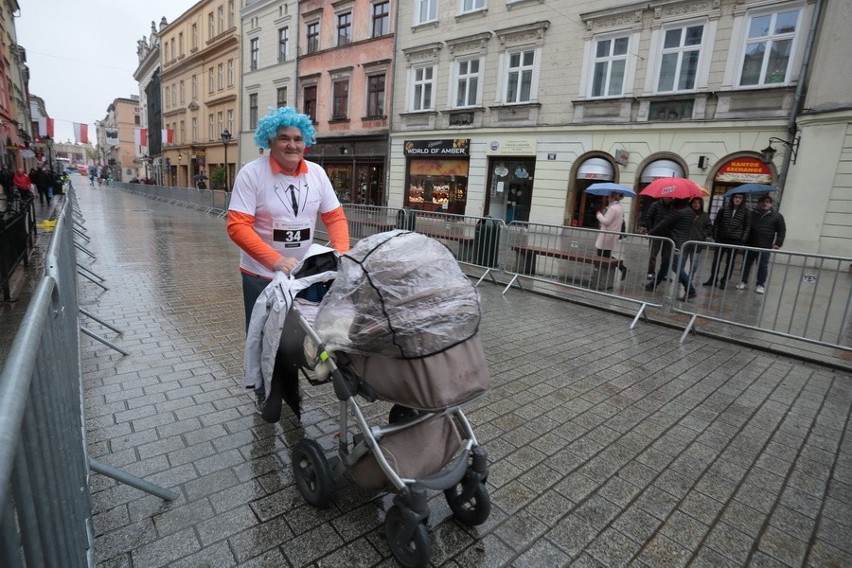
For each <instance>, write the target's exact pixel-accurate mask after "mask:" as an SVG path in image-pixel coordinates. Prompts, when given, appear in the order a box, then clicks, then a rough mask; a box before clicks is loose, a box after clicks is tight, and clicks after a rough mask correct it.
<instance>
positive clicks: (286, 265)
mask: <svg viewBox="0 0 852 568" xmlns="http://www.w3.org/2000/svg"><path fill="white" fill-rule="evenodd" d="M254 141H255V144H257V145H258V146H259V147H260V148H264V149H268V150H269V152H268V153H265V154H264V155H262V156H261V157H260V158H258V159H256V160H253V161H251V162H249V163H248V164H246V165H245V166H243V167H242V169H241V170H240V172H239V173H238V174H237V178H236V180H234V190H233V193H232V195H231V204H230V207H229V209H228V235H229V236H230V237H231V240H233V241H234V242H235V243H236V244H237V246H239V247H240V249H241V250H240V272H241V273H242V280H243V301H244V304H245V316H246V329H248V324H249V321H250V319H251V312H252V309H253V307H254V303H255V301H256V300H257V298H258V296H259V295H260V293H261V292H262V291H263V289H264V288H265V287H266V285H267V284H268V283H269V282H270V281H271V280H272V278H273V276H274V275H275V272H276V271H282V272H286V273H288V274H289V272H290V271H291V270H292V269H293V268H295V267H296V265H297V264H298V263H299V261H301V260H302V258H303V257H304V256H305V253H306V252H307V250H308V248H309V247H310V245H311V243H312V242H313V240H314V234H315V230H316V220H317V215H319V216H320V218H321V219H322V221H323V223H324V224H325V226H326V228H327V230H328V234H329V236H330V237H331V245H332V246H333V247H334V248H335V249H337V250H338V251H339V252H346V251H347V250H349V227H348V225H347V222H346V216H345V215H344V213H343V207H342V206H341V205H340V201H338V199H337V195H336V194H335V193H334V188H333V187H332V185H331V182H330V181H329V179H328V176H327V175H326V173H325V170H323V168H322V167H321V166H319V165H318V164H315V163H313V162H309V161H306V160H305V148H306V147H308V146H311V145H312V144H314V142H315V141H316V132H315V131H314V127H313V124H312V122H311V119H310V117H308V116H306V115H304V114H302V113H299V112H296V111H295V110H294V109H292V108H289V107H282V108H277V109H271V110H270V111H269V112H268V113H267V115H266V116H264V117H263V118H261V119H260V121H258V123H257V128H256V130H255V135H254ZM259 398H260V397H259Z"/></svg>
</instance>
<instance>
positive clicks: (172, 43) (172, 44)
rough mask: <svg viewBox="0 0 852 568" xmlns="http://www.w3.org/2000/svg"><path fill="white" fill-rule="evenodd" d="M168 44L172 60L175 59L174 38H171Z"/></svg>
mask: <svg viewBox="0 0 852 568" xmlns="http://www.w3.org/2000/svg"><path fill="white" fill-rule="evenodd" d="M169 44H170V47H171V51H172V59H174V58H175V57H177V51H175V38H172V39H171V41H170V42H169Z"/></svg>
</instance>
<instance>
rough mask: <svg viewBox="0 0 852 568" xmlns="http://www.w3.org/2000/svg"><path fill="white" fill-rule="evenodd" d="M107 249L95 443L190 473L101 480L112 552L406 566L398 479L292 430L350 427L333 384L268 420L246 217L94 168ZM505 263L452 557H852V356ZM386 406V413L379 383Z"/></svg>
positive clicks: (796, 561)
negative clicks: (250, 293) (340, 471)
mask: <svg viewBox="0 0 852 568" xmlns="http://www.w3.org/2000/svg"><path fill="white" fill-rule="evenodd" d="M78 197H79V202H80V205H81V209H82V213H83V217H84V219H85V224H86V227H87V234H88V236H89V237H90V238H91V242H89V243H87V248H88V249H89V250H91V251H92V252H93V253H94V254H95V255H96V256H97V259H96V260H92V259H89V258H88V257H86V256H84V255H78V261H79V262H80V263H81V264H82V265H84V266H85V267H87V268H89V269H91V270H92V271H94V272H95V273H97V274H99V275H100V276H102V277H104V278H105V279H106V282H105V284H106V286H107V287H108V288H109V289H108V290H103V289H101V288H100V287H98V286H95V285H94V284H92V283H90V282H88V281H86V280H83V279H81V280H80V304H81V307H82V308H85V309H86V310H88V311H90V312H92V313H94V314H96V315H97V316H98V317H100V318H102V319H104V320H105V321H107V322H109V323H110V324H112V325H115V326H116V327H118V328H120V329H121V330H122V334H120V335H117V334H115V333H113V332H111V331H109V330H107V329H105V328H100V329H99V326H97V324H95V323H94V322H89V323H87V324H86V325H87V326H88V327H90V328H92V329H93V330H95V331H98V332H100V333H102V334H103V335H104V336H105V337H106V338H107V339H109V340H111V341H114V342H116V343H117V344H118V345H120V346H121V347H122V348H124V349H126V350H128V351H130V353H131V354H130V355H129V356H122V355H120V354H119V353H117V352H115V351H113V350H111V349H110V348H109V347H107V346H105V345H103V344H101V343H98V342H96V341H94V340H92V339H91V338H89V337H87V336H82V337H81V346H82V360H83V372H84V381H85V387H86V413H87V414H86V418H87V421H86V426H87V434H88V444H89V450H90V454H91V456H92V457H93V458H97V459H99V460H102V461H104V462H106V463H108V464H111V465H113V466H116V467H118V468H121V469H123V470H125V471H127V472H129V473H132V474H134V475H139V476H142V477H144V478H145V479H147V480H149V481H151V482H153V483H157V484H160V485H163V486H165V487H169V488H171V489H173V490H175V491H177V492H178V493H179V498H178V499H177V500H176V501H174V502H171V503H166V502H163V501H161V500H160V499H159V498H157V497H153V496H150V495H147V494H145V493H143V492H141V491H139V490H137V489H133V488H131V487H128V486H126V485H121V484H118V483H117V482H115V481H113V480H112V479H109V478H106V477H103V476H101V475H98V474H93V475H92V478H91V485H92V498H93V508H94V521H95V523H94V529H95V534H96V541H95V545H96V548H95V554H96V558H97V563H98V566H102V567H119V566H128V567H130V566H132V567H134V568H140V567H146V568H147V567H154V566H211V567H213V566H215V567H221V566H276V567H278V566H317V567H319V566H323V567H330V566H341V567H343V566H345V567H361V566H364V567H366V566H394V565H396V564H395V561H394V560H393V558H392V556H391V553H390V550H389V548H388V546H387V544H386V542H385V539H384V530H383V525H382V521H383V518H384V510H385V509H386V507H387V506H388V503H389V502H390V497H389V496H388V495H381V494H380V495H377V494H375V493H373V492H369V491H365V490H363V489H359V488H358V487H356V486H355V485H353V484H352V483H351V482H347V481H345V480H343V481H341V482H340V483H338V485H337V486H336V488H335V492H334V494H333V497H332V500H331V506H330V507H329V508H327V509H322V510H318V509H314V508H313V507H311V506H309V505H307V504H306V503H305V502H304V500H303V499H302V498H301V496H300V494H299V493H298V491H297V489H296V487H295V484H294V482H293V476H292V473H291V466H290V457H289V453H288V449H287V448H288V446H289V445H291V444H292V443H293V442H294V441H295V440H297V439H298V438H299V436H302V435H305V436H308V437H311V438H313V439H316V440H318V441H320V442H321V443H322V444H323V445H324V446H325V447H326V448H331V445H332V443H333V440H332V436H333V430H334V426H335V424H336V422H335V420H334V418H335V412H336V402H335V400H334V399H333V396H332V394H331V388H330V386H325V387H307V388H305V393H304V394H305V400H304V403H303V406H304V409H305V412H304V415H303V419H302V427H299V426H297V424H296V423H295V421H294V419H293V418H292V416H291V415H290V414H288V411H286V410H285V416H284V418H283V419H282V421H281V422H280V423H279V424H276V425H268V424H265V423H263V421H262V420H261V419H260V417H259V416H258V415H257V414H256V413H255V409H254V406H253V403H252V402H253V401H252V399H251V397H250V396H249V395H248V394H247V393H246V391H244V389H243V388H242V376H241V366H242V353H243V340H244V333H243V329H244V328H243V325H244V324H243V314H242V303H241V292H240V279H239V274H238V271H237V249H236V247H235V246H234V245H233V244H232V243H231V242H230V240H229V239H228V238H227V236H226V234H225V224H224V222H223V221H222V220H219V219H215V218H213V217H210V216H207V215H205V214H203V213H200V212H196V211H193V210H190V209H185V208H182V207H180V206H175V205H169V204H166V203H163V202H159V201H154V200H150V199H146V198H143V197H137V196H133V195H130V194H127V193H123V192H120V191H116V190H112V189H98V190H95V189H92V188H89V187H86V186H83V187H81V188H79V189H78ZM501 291H502V288H501V287H499V286H494V285H491V284H488V283H484V284H483V285H482V286H481V287H480V292H481V295H482V301H483V308H484V317H483V322H482V329H481V337H482V340H483V342H484V345H485V348H486V355H487V359H488V363H489V368H490V371H491V374H492V376H493V380H494V388H493V389H492V390H491V391H490V392H489V393H488V395H487V396H486V397H484V398H483V399H481V400H479V401H477V402H476V403H475V404H473V405H472V406H471V407H470V412H469V415H468V416H469V418H470V420H471V422H472V423H473V425H474V428H475V431H476V433H477V435H478V436H479V437H480V440H481V441H482V442H483V443H484V444H485V446H486V448H487V449H488V452H489V462H490V468H491V469H490V475H489V478H488V489H489V491H490V493H491V498H492V505H493V509H492V513H491V516H490V518H489V519H488V521H487V522H486V523H485V524H484V525H482V526H479V527H474V528H469V527H464V526H463V525H460V524H457V523H456V522H454V521H453V520H452V519H451V518H450V511H449V508H448V506H447V505H446V503H445V501H444V499H443V496H442V495H434V496H433V498H432V499H431V500H430V505H431V510H432V514H431V517H430V521H429V527H430V533H431V536H432V540H433V558H432V560H433V565H435V566H458V567H462V566H463V567H477V566H482V567H486V566H487V567H488V568H495V567H498V566H520V567H535V566H546V567H554V566H569V565H570V566H696V567H698V566H708V567H709V566H713V567H719V566H742V565H754V566H806V565H807V566H850V565H852V539H850V537H849V535H850V534H852V461H850V456H852V441H850V436H849V416H850V405H852V390H850V379H851V378H852V377H850V375H849V374H847V373H843V372H841V371H836V370H832V369H829V368H823V367H820V366H817V365H813V364H808V363H803V362H800V361H798V360H796V359H792V358H785V357H783V356H779V355H773V354H768V353H765V352H762V351H758V350H752V349H746V348H742V347H739V346H732V345H731V344H728V343H725V342H723V341H717V340H714V339H708V338H705V337H697V338H695V339H693V340H691V341H690V342H688V343H686V344H685V345H679V344H678V339H679V334H680V332H679V331H678V330H675V329H669V328H666V327H663V326H656V325H653V324H650V323H645V322H642V323H640V324H639V325H638V326H637V327H636V329H634V330H629V329H628V326H629V324H630V319H629V318H625V317H622V316H619V315H615V314H611V313H608V312H603V311H600V310H595V309H591V308H586V307H579V306H576V305H573V304H570V303H566V302H561V301H558V300H555V299H552V298H547V297H544V296H540V295H535V294H531V293H523V292H520V291H516V290H513V291H510V292H509V293H507V294H506V296H502V295H501V294H500V292H501ZM368 406H369V407H375V408H374V409H371V412H376V413H382V412H384V411H385V409H384V408H383V407H382V405H381V404H377V405H368Z"/></svg>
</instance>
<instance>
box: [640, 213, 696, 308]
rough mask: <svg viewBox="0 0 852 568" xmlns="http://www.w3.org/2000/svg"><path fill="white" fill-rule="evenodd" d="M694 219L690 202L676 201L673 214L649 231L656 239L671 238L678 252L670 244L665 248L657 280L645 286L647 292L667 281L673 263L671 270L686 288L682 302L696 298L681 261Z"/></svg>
mask: <svg viewBox="0 0 852 568" xmlns="http://www.w3.org/2000/svg"><path fill="white" fill-rule="evenodd" d="M694 219H695V211H693V210H692V209H691V208H690V207H689V201H688V200H686V199H676V200H675V201H674V203H673V204H672V209H671V212H670V213H669V214H667V215H666V216H665V217H664V218H663V220H662V221H660V222H659V223H657V225H656V226H654V227H652V228H651V230H650V231H648V234H649V235H651V236H654V237H668V238H670V239H671V240H673V241H674V244H675V248H676V249H677V250H675V251H672V250H671V245H669V244H668V243H667V244H666V245H664V246H663V257H662V260H661V263H660V270H659V272H657V276H656V278H654V280H651V281H650V282H648V283H647V284H646V285H645V289H646V290H653V289H654V288H656V287H657V285H658V284H659V283H660V282H662V281H663V280H665V278H666V272H668V270H669V262H671V269H672V271H673V272H674V273H675V274H677V279H678V281H679V282H680V283H681V284H683V288H684V294H683V296H682V297H681V298H680V300H682V301H683V300H688V299H690V298H694V297H695V295H696V293H695V288H694V287H693V285H692V282H690V278H689V275H688V274H687V273H686V270H684V267H683V262H682V261H681V249H682V248H683V243H685V242H686V241H688V240H689V234H690V231H691V230H692V222H693V220H694ZM672 255H674V256H672Z"/></svg>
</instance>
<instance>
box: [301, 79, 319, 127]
mask: <svg viewBox="0 0 852 568" xmlns="http://www.w3.org/2000/svg"><path fill="white" fill-rule="evenodd" d="M304 102H305V108H303V109H302V112H304V113H305V114H306V115H308V116H309V117H311V120H312V121H313V122H316V121H317V86H316V85H311V86H310V87H305V101H304Z"/></svg>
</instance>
